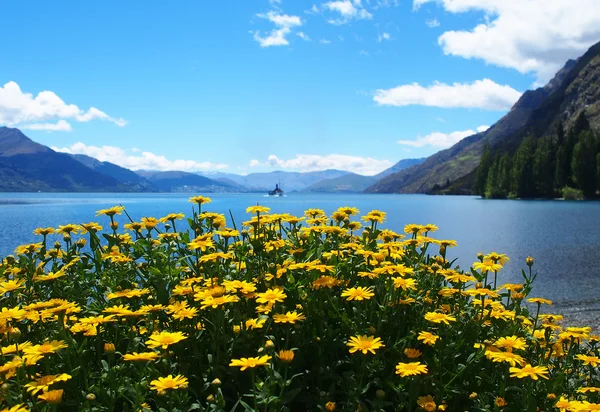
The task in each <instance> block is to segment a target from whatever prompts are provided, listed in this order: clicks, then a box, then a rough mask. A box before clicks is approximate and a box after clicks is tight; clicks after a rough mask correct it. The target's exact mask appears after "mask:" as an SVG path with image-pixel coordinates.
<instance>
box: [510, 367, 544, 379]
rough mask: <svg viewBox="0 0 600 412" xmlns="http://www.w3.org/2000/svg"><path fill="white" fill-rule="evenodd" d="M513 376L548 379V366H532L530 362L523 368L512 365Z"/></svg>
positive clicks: (511, 372)
mask: <svg viewBox="0 0 600 412" xmlns="http://www.w3.org/2000/svg"><path fill="white" fill-rule="evenodd" d="M509 372H510V377H511V378H518V379H523V378H531V379H533V380H535V381H537V380H538V378H543V379H548V368H547V367H545V366H531V365H530V364H529V363H528V364H526V365H525V366H524V367H522V368H517V367H512V368H510V369H509Z"/></svg>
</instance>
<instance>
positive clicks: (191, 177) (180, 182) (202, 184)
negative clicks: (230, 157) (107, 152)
mask: <svg viewBox="0 0 600 412" xmlns="http://www.w3.org/2000/svg"><path fill="white" fill-rule="evenodd" d="M136 173H137V174H138V175H139V176H141V177H143V178H145V179H147V180H148V181H150V183H152V185H153V186H154V187H156V188H157V189H158V190H160V191H163V192H185V193H192V192H194V193H197V192H205V193H222V192H239V191H240V189H239V187H237V186H234V185H232V184H229V183H227V182H222V181H218V180H214V179H209V178H207V177H204V176H200V175H197V174H195V173H188V172H178V171H169V172H159V171H148V170H139V171H137V172H136Z"/></svg>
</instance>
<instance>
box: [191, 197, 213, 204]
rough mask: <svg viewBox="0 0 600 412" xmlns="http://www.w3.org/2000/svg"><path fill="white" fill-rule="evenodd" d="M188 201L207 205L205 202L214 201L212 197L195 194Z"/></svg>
mask: <svg viewBox="0 0 600 412" xmlns="http://www.w3.org/2000/svg"><path fill="white" fill-rule="evenodd" d="M188 202H190V203H196V204H198V205H205V204H208V203H210V202H212V199H211V198H210V197H204V196H193V197H190V199H189V200H188Z"/></svg>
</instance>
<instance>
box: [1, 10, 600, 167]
mask: <svg viewBox="0 0 600 412" xmlns="http://www.w3.org/2000/svg"><path fill="white" fill-rule="evenodd" d="M594 1H596V0H574V1H573V2H564V1H563V0H545V1H541V0H527V1H524V0H518V1H517V0H439V1H432V0H414V1H409V0H398V1H392V0H387V1H384V0H379V1H378V0H370V1H367V0H362V1H359V0H338V1H323V2H312V1H300V0H281V1H274V0H271V1H268V0H238V1H229V0H223V1H218V2H207V1H177V2H166V1H126V2H124V1H109V0H105V1H100V2H81V1H56V2H42V1H39V2H23V1H15V0H5V1H3V2H2V3H0V15H2V16H3V19H2V20H3V23H2V25H0V38H2V39H4V41H3V42H2V46H1V47H2V49H3V51H2V53H1V54H0V125H8V126H12V127H20V128H22V129H23V130H24V132H25V133H26V134H27V135H28V136H30V137H31V138H33V139H34V140H36V141H39V142H41V143H43V144H46V145H48V146H52V147H54V148H57V149H60V150H63V151H70V152H74V153H86V154H89V155H92V156H94V157H98V158H100V159H101V160H108V161H113V162H115V163H118V164H121V165H123V166H126V167H130V168H133V169H139V168H153V169H162V170H168V169H180V170H188V171H193V170H203V171H217V170H218V171H222V172H231V173H250V172H255V171H270V170H275V169H279V170H301V171H309V170H318V169H323V168H342V169H346V170H352V171H356V172H359V173H363V174H374V173H377V172H378V171H381V170H382V169H384V168H385V167H387V166H389V165H391V164H393V163H395V162H397V161H398V160H400V159H403V158H413V157H423V156H428V155H430V154H432V153H435V152H436V151H438V150H440V149H442V148H444V147H448V146H449V145H451V144H452V143H454V142H456V141H457V140H459V139H460V138H462V137H465V136H466V135H467V134H469V133H470V132H472V131H476V130H478V129H477V128H480V130H482V129H483V128H482V127H483V126H489V125H491V124H493V123H494V122H495V121H496V120H498V119H499V118H500V117H501V116H502V115H503V114H505V113H506V111H507V110H508V108H510V106H511V105H512V103H514V101H516V99H517V98H518V97H519V94H520V93H522V92H523V91H525V90H526V89H528V88H531V87H532V86H538V85H541V84H544V83H545V82H546V81H547V80H548V79H549V78H550V77H551V76H552V74H553V73H554V72H555V71H556V70H557V69H558V68H560V67H561V66H562V64H563V63H564V61H565V60H566V59H567V58H571V57H577V56H579V55H581V54H582V53H583V52H584V51H585V50H586V49H587V48H588V47H589V46H590V45H591V44H593V43H594V42H596V41H598V40H600V29H599V27H600V15H599V14H600V12H598V11H597V9H600V8H598V7H595V3H594ZM567 3H569V4H567ZM33 4H35V6H32V5H33ZM540 7H541V8H544V9H546V10H545V11H546V12H544V13H538V12H537V11H539V10H540ZM583 10H585V12H582V11H583ZM40 93H42V94H40ZM90 108H94V109H91V110H90Z"/></svg>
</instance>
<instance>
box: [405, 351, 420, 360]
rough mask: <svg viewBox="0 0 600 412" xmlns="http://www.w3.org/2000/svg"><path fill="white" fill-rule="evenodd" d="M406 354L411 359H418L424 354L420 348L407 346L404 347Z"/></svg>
mask: <svg viewBox="0 0 600 412" xmlns="http://www.w3.org/2000/svg"><path fill="white" fill-rule="evenodd" d="M404 354H405V355H406V356H407V357H409V358H410V359H416V358H418V357H419V356H421V355H422V353H421V351H420V350H419V349H413V348H406V349H404Z"/></svg>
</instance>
